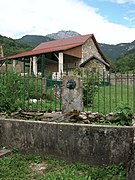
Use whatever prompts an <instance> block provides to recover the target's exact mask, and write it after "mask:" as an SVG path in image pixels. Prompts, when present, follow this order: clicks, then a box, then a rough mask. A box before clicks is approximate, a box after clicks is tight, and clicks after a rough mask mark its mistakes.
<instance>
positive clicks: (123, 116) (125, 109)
mask: <svg viewBox="0 0 135 180" xmlns="http://www.w3.org/2000/svg"><path fill="white" fill-rule="evenodd" d="M132 115H133V113H132V111H131V108H130V107H129V106H128V105H124V104H119V105H118V106H117V108H116V117H115V121H116V124H117V125H122V126H124V125H125V126H130V125H131V124H132Z"/></svg>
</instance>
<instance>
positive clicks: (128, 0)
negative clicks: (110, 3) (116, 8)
mask: <svg viewBox="0 0 135 180" xmlns="http://www.w3.org/2000/svg"><path fill="white" fill-rule="evenodd" d="M115 1H116V3H118V4H126V3H130V4H135V0H115Z"/></svg>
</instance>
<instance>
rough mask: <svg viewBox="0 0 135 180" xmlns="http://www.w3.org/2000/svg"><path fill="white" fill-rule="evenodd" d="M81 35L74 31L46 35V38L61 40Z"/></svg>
mask: <svg viewBox="0 0 135 180" xmlns="http://www.w3.org/2000/svg"><path fill="white" fill-rule="evenodd" d="M80 35H81V34H79V33H78V32H75V31H64V30H62V31H58V32H57V33H52V34H48V35H46V37H49V38H53V39H63V38H69V37H73V36H80Z"/></svg>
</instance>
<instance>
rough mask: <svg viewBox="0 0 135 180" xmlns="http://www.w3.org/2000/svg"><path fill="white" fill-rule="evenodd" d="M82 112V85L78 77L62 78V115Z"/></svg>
mask: <svg viewBox="0 0 135 180" xmlns="http://www.w3.org/2000/svg"><path fill="white" fill-rule="evenodd" d="M82 110H83V84H82V81H81V79H80V77H78V76H64V77H63V87H62V113H68V112H73V111H77V112H81V111H82Z"/></svg>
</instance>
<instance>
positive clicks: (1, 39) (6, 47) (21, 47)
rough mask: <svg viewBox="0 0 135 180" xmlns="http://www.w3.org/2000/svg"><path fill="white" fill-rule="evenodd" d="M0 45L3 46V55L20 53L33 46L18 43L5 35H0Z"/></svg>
mask: <svg viewBox="0 0 135 180" xmlns="http://www.w3.org/2000/svg"><path fill="white" fill-rule="evenodd" d="M0 45H2V47H3V51H4V56H5V57H7V56H11V55H14V54H17V53H21V52H24V51H29V50H31V49H32V48H33V46H30V45H27V44H24V43H20V42H18V41H17V40H14V39H12V38H7V37H5V36H1V35H0Z"/></svg>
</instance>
